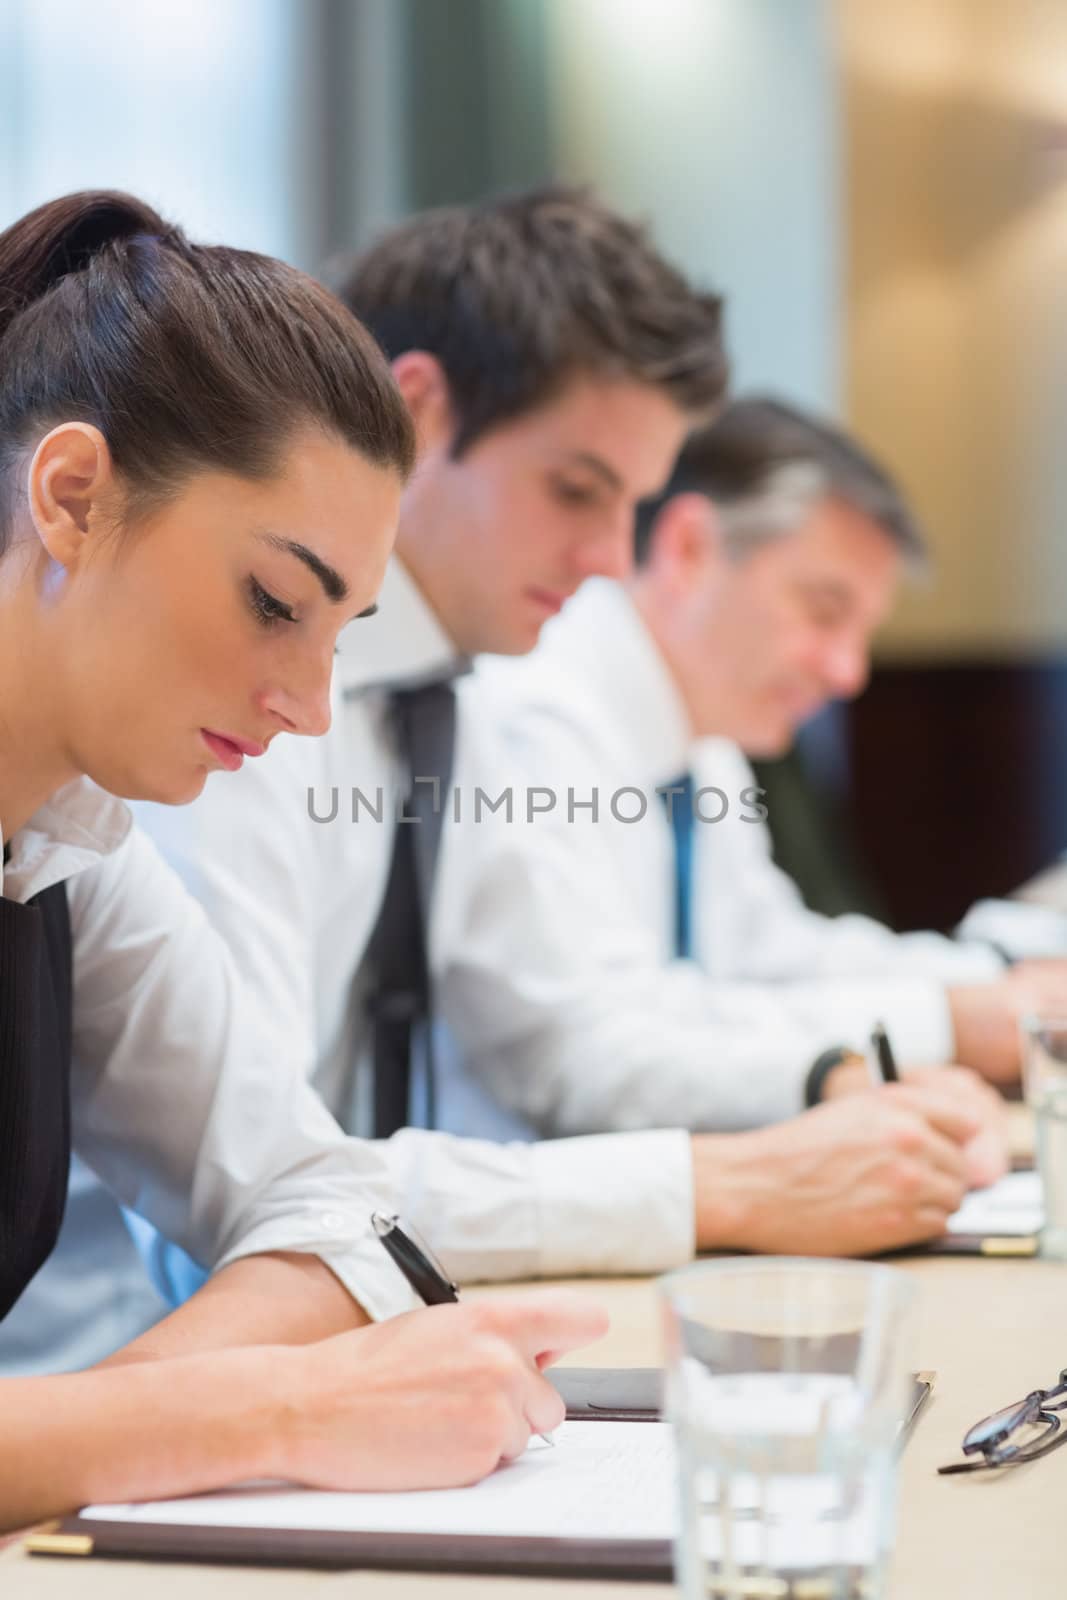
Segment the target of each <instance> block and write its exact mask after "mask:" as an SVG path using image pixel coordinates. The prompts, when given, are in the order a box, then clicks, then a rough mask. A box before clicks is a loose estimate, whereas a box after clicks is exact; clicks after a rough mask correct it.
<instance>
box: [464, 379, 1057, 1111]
mask: <svg viewBox="0 0 1067 1600" xmlns="http://www.w3.org/2000/svg"><path fill="white" fill-rule="evenodd" d="M924 561H925V552H924V546H923V540H922V536H921V534H920V532H919V530H918V527H917V525H916V523H915V521H914V519H913V517H912V515H911V513H910V512H909V510H908V508H907V506H906V505H905V503H904V501H903V499H902V497H901V495H900V493H899V492H898V490H897V489H896V488H895V486H894V485H893V483H892V482H891V480H890V478H889V477H888V475H887V474H886V473H885V471H884V470H883V469H882V468H881V467H880V466H879V465H878V464H877V462H875V461H874V460H873V459H872V458H871V457H870V456H869V455H868V454H867V453H866V451H864V450H863V449H862V448H861V447H860V446H859V445H858V444H856V443H855V442H854V441H853V440H852V439H850V438H848V437H847V436H846V435H845V434H844V433H843V432H841V431H840V430H839V429H837V428H836V427H833V426H831V425H829V424H827V423H824V422H822V421H820V420H817V419H815V418H813V417H810V416H807V415H805V414H803V413H802V412H800V411H799V410H796V409H795V408H793V407H791V406H788V405H784V404H782V403H780V402H777V401H774V400H764V399H750V400H741V401H738V402H735V403H734V404H733V405H731V406H730V407H728V409H727V410H726V412H725V413H724V414H723V415H722V416H721V417H720V419H719V420H718V421H717V422H716V423H715V424H714V425H713V426H711V427H710V428H708V429H706V430H705V431H703V432H701V433H699V434H697V435H696V436H694V437H693V438H692V439H691V441H690V442H689V444H688V445H687V446H686V448H685V450H684V451H683V453H682V455H681V458H680V459H679V461H678V463H677V466H676V469H675V471H674V474H673V476H672V478H671V481H670V483H669V485H668V486H667V488H666V490H665V491H664V492H663V493H662V495H660V496H659V497H658V498H657V499H656V500H655V502H653V503H650V504H646V506H645V507H644V510H643V514H642V516H641V518H640V521H639V527H638V564H637V568H636V571H635V572H634V574H633V575H632V576H631V577H630V578H629V579H628V580H627V581H625V582H621V583H614V582H604V581H591V582H589V583H587V584H586V585H585V586H584V588H583V589H582V590H581V592H580V593H579V594H578V595H577V596H576V597H575V598H574V599H573V600H572V601H571V602H570V603H569V604H568V606H567V607H566V609H565V611H564V613H563V614H562V615H561V616H560V617H559V618H558V619H556V620H555V621H554V622H553V623H551V624H550V625H549V627H548V628H547V629H546V630H545V632H544V634H543V635H542V642H541V644H540V646H539V648H538V649H537V650H536V651H535V652H534V654H533V655H532V656H530V657H528V658H526V659H525V660H524V661H521V662H508V663H504V662H499V663H497V662H494V663H492V664H491V665H490V666H488V667H487V668H486V669H485V670H484V671H482V672H481V673H480V674H479V678H480V681H479V682H477V683H475V684H473V685H472V686H471V688H470V690H469V693H471V694H472V695H477V696H479V697H480V698H481V700H482V702H483V707H484V710H485V712H486V714H490V715H492V716H493V717H494V718H495V719H496V720H497V721H498V722H499V724H500V727H501V729H502V730H503V731H504V733H505V734H506V737H507V738H508V740H509V741H510V745H511V749H512V751H513V753H514V755H515V757H516V758H517V761H518V763H519V764H520V765H521V768H522V770H523V771H524V772H525V775H526V778H527V780H528V782H529V784H530V785H531V786H533V787H534V788H535V789H536V791H537V792H538V793H543V794H544V795H545V796H546V797H549V796H550V797H551V801H550V800H549V799H548V798H546V799H545V801H544V802H543V804H544V808H545V811H546V814H545V815H544V816H539V817H538V818H537V819H536V823H537V825H536V826H531V827H530V828H528V829H527V830H526V833H527V835H528V837H526V838H525V839H524V841H523V849H524V850H525V851H526V852H527V856H528V858H529V860H530V861H531V863H535V864H534V865H532V866H531V868H530V870H529V873H528V877H529V879H530V880H531V882H532V885H533V887H532V889H531V890H530V893H531V894H533V895H535V896H536V900H537V915H536V916H534V915H533V914H532V909H531V915H530V919H529V925H530V926H531V927H536V928H537V929H539V939H538V945H539V948H540V949H542V950H543V949H544V948H545V946H546V944H547V945H549V946H550V947H551V948H552V949H553V951H554V967H553V977H552V978H551V980H547V979H546V977H545V973H544V971H543V970H540V969H531V967H530V964H529V962H528V961H527V962H524V961H523V960H522V959H521V958H520V954H519V952H518V951H515V950H510V949H509V948H508V947H507V946H506V944H502V943H501V941H500V940H499V937H498V928H497V926H496V921H495V919H494V917H493V916H492V915H491V909H492V904H493V901H492V896H491V894H489V893H488V892H487V894H486V897H485V905H486V907H487V915H486V917H485V920H484V924H483V926H482V927H480V926H479V924H478V921H477V919H476V920H475V923H474V925H473V926H472V929H471V931H470V937H469V940H468V946H467V957H466V960H465V963H464V966H463V969H462V971H460V972H457V973H455V974H453V975H452V977H451V979H450V983H449V990H448V995H447V999H448V1001H449V1004H448V1007H447V1009H448V1012H449V1014H450V1016H451V1017H453V1018H454V1019H456V1021H457V1024H458V1026H459V1028H460V1031H461V1032H462V1034H463V1036H464V1043H465V1046H466V1050H467V1055H468V1058H469V1059H470V1061H471V1062H472V1064H473V1065H474V1067H475V1069H476V1071H477V1073H478V1075H479V1077H481V1079H482V1080H483V1081H484V1082H485V1083H487V1084H488V1086H489V1087H490V1089H491V1091H492V1094H493V1096H494V1097H495V1099H496V1100H497V1101H500V1102H503V1104H504V1105H505V1106H507V1107H508V1109H509V1110H510V1111H511V1112H513V1113H515V1112H517V1113H519V1114H520V1115H522V1116H524V1117H526V1118H527V1119H529V1120H530V1121H531V1122H532V1123H533V1124H534V1125H535V1126H536V1127H537V1128H538V1129H539V1130H540V1131H542V1132H545V1131H549V1130H551V1131H552V1132H553V1133H556V1134H559V1133H571V1132H577V1131H579V1130H587V1129H590V1128H629V1127H640V1126H653V1125H659V1124H664V1123H670V1124H674V1123H678V1122H681V1123H684V1124H685V1125H687V1126H690V1127H716V1128H723V1127H744V1126H753V1125H756V1124H759V1123H764V1122H769V1121H773V1120H777V1119H780V1118H784V1117H786V1116H788V1115H790V1114H791V1113H793V1112H795V1111H798V1110H800V1109H801V1108H802V1106H803V1105H804V1103H805V1100H807V1102H808V1103H813V1101H814V1099H816V1098H821V1097H825V1096H830V1095H834V1096H836V1095H837V1094H838V1093H840V1092H844V1091H849V1090H855V1089H859V1088H862V1087H865V1086H866V1084H867V1083H868V1078H867V1073H866V1068H865V1066H863V1065H860V1064H859V1063H855V1064H852V1065H845V1066H842V1067H840V1068H838V1070H837V1071H836V1072H834V1073H831V1074H830V1075H828V1076H827V1075H825V1074H821V1073H820V1074H816V1075H815V1077H812V1075H811V1067H812V1063H813V1060H814V1059H815V1058H816V1057H817V1056H818V1054H819V1053H820V1052H821V1051H822V1049H823V1048H824V1047H827V1046H831V1045H842V1046H848V1047H850V1048H851V1049H853V1050H855V1051H863V1050H865V1049H866V1048H867V1046H868V1043H869V1040H870V1036H871V1032H872V1028H873V1026H874V1025H875V1023H876V1021H884V1023H885V1025H886V1027H887V1029H888V1032H889V1036H890V1038H891V1041H892V1045H893V1047H894V1048H895V1051H896V1055H897V1057H898V1058H899V1060H900V1061H901V1062H903V1063H906V1064H907V1065H908V1067H910V1068H912V1069H914V1075H915V1076H916V1077H917V1078H918V1079H919V1080H920V1081H922V1080H924V1079H926V1078H928V1077H929V1076H930V1074H932V1073H936V1074H937V1075H938V1076H937V1079H936V1081H937V1082H939V1083H941V1084H942V1085H943V1086H945V1087H949V1086H950V1085H951V1086H952V1087H953V1088H954V1089H955V1090H956V1091H957V1092H959V1093H960V1094H962V1095H965V1096H966V1097H968V1099H969V1100H971V1101H972V1102H976V1103H977V1104H978V1105H979V1106H980V1107H981V1108H982V1111H983V1116H984V1118H985V1120H986V1124H987V1128H995V1126H996V1121H997V1113H996V1110H995V1107H994V1106H993V1104H992V1100H993V1097H992V1096H991V1094H990V1092H989V1090H988V1088H987V1087H986V1086H985V1084H984V1082H983V1081H982V1080H983V1079H989V1080H992V1081H994V1082H1006V1081H1009V1080H1011V1079H1012V1078H1014V1077H1016V1076H1017V1073H1018V1065H1019V1063H1018V1043H1017V1021H1018V1016H1019V1014H1020V1011H1021V1009H1023V1008H1024V1007H1025V1006H1026V1005H1027V1004H1028V1003H1030V1004H1032V1003H1034V1001H1035V1000H1038V1001H1040V1002H1041V1003H1045V1004H1048V1003H1050V1002H1056V1003H1059V1004H1061V1005H1062V1004H1064V1003H1065V1002H1067V981H1065V976H1064V974H1065V972H1067V967H1065V966H1064V965H1063V964H1059V965H1049V966H1043V967H1042V968H1041V969H1039V970H1037V971H1033V970H1024V969H1015V971H1013V972H1012V973H1006V972H1005V970H1004V967H1003V963H1002V961H1001V960H1000V958H999V957H998V956H997V955H996V954H995V953H994V952H993V951H992V949H990V948H989V947H988V946H983V945H978V944H971V945H967V944H964V943H961V942H959V941H956V940H950V939H946V938H942V937H940V936H938V935H936V934H912V935H906V936H901V935H896V934H894V933H892V932H890V931H889V930H888V929H887V928H885V927H882V926H880V925H879V924H877V923H876V922H873V921H871V920H869V919H867V918H863V917H858V916H842V917H836V918H828V917H822V916H819V915H816V914H814V913H812V912H811V911H809V910H808V909H807V908H806V907H805V905H804V903H803V901H802V899H801V897H800V895H799V893H798V892H797V890H796V888H795V886H794V885H793V883H792V882H791V880H789V879H788V878H787V877H786V876H785V875H784V874H783V873H782V872H781V871H780V870H779V869H778V868H777V867H776V866H775V865H774V862H773V859H772V853H771V845H770V839H769V834H768V830H767V828H766V826H765V811H764V809H763V807H762V805H761V803H760V802H761V791H759V790H758V789H757V788H756V784H755V779H754V777H753V774H752V771H751V769H750V767H749V766H748V765H747V762H746V759H745V754H744V753H743V752H747V753H748V754H750V755H757V756H771V755H777V754H780V753H782V752H784V751H785V750H786V749H787V748H788V747H789V745H790V743H791V741H792V739H793V736H794V734H795V732H796V730H797V728H798V727H799V725H800V724H801V723H802V722H804V721H805V720H806V719H807V718H808V717H809V716H811V715H812V714H813V713H814V712H815V711H817V710H818V709H819V708H820V707H821V706H823V705H824V704H825V703H826V702H827V701H829V700H831V699H835V698H849V697H851V696H853V695H856V694H858V693H859V691H860V690H861V689H862V688H863V686H864V684H865V682H866V679H867V673H868V652H869V646H870V640H871V636H872V634H873V632H874V630H875V629H876V627H877V626H878V624H879V623H880V622H881V621H882V619H883V618H884V616H885V615H886V613H887V612H888V610H889V607H890V605H891V602H892V599H893V596H894V592H895V589H896V587H897V584H898V582H899V580H900V578H901V576H902V574H903V572H904V571H906V570H907V569H908V568H909V567H912V568H914V567H916V566H921V565H922V564H923V563H924ZM546 929H550V930H551V932H550V934H549V935H548V937H547V938H546V932H545V930H546ZM531 970H536V990H537V992H536V994H533V993H531V994H530V995H526V993H525V985H526V982H527V979H526V974H528V973H529V972H530V971H531ZM504 996H507V1001H506V1003H505V1002H504V998H503V997H504ZM548 1001H551V1003H550V1004H549V1003H546V1002H548ZM948 1062H962V1063H964V1064H965V1066H966V1067H969V1068H972V1069H974V1070H973V1071H959V1070H956V1069H946V1067H945V1066H944V1063H948ZM946 1071H948V1072H949V1073H950V1076H947V1077H946V1076H945V1075H944V1074H945V1073H946ZM978 1075H980V1076H978Z"/></svg>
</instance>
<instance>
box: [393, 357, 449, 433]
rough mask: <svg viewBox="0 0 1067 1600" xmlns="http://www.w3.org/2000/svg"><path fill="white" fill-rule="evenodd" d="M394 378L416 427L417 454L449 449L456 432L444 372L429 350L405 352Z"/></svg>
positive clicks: (395, 366) (398, 359)
mask: <svg viewBox="0 0 1067 1600" xmlns="http://www.w3.org/2000/svg"><path fill="white" fill-rule="evenodd" d="M392 369H393V377H394V378H395V379H396V383H397V388H398V389H399V390H400V393H401V394H402V395H403V397H404V404H405V405H406V406H407V408H408V410H409V411H410V412H411V420H412V421H413V422H414V424H415V438H416V446H417V452H418V454H419V455H420V456H421V455H422V454H423V453H424V452H426V451H430V450H433V449H435V448H441V447H444V448H445V449H450V448H451V445H452V439H453V437H454V436H455V431H456V419H455V414H454V412H453V409H452V395H451V392H450V390H449V387H448V378H447V377H446V376H445V369H444V367H443V366H442V365H441V363H440V362H439V361H438V359H437V357H436V356H432V355H430V353H429V351H428V350H405V351H404V354H403V355H402V356H397V358H396V360H395V361H394V362H393V363H392Z"/></svg>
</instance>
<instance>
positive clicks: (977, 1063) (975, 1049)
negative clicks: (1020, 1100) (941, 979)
mask: <svg viewBox="0 0 1067 1600" xmlns="http://www.w3.org/2000/svg"><path fill="white" fill-rule="evenodd" d="M948 1003H949V1010H950V1011H951V1013H952V1028H953V1032H954V1034H955V1039H956V1048H955V1051H954V1055H955V1058H956V1060H957V1061H959V1062H962V1064H963V1065H964V1066H967V1067H973V1068H974V1070H975V1071H976V1072H980V1073H981V1075H982V1077H983V1078H988V1080H989V1081H990V1083H1017V1082H1018V1080H1019V1073H1020V1070H1021V1067H1022V1060H1021V1044H1020V1035H1019V1023H1020V1020H1021V1018H1022V1017H1023V1016H1024V1015H1025V1013H1026V1012H1028V1011H1046V1012H1058V1013H1060V1014H1062V1015H1067V961H1021V962H1020V963H1019V965H1018V966H1017V967H1013V968H1012V969H1011V971H1010V972H1006V973H1005V974H1004V976H1003V977H1002V978H997V979H995V980H994V981H993V982H992V983H974V984H962V985H959V986H957V987H955V988H950V989H949V990H948Z"/></svg>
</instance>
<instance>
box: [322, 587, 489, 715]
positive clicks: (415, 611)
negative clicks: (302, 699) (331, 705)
mask: <svg viewBox="0 0 1067 1600" xmlns="http://www.w3.org/2000/svg"><path fill="white" fill-rule="evenodd" d="M468 668H469V662H468V661H467V658H466V657H465V656H461V655H460V653H459V652H458V651H457V649H456V647H455V645H454V644H453V642H452V640H451V639H450V638H449V636H448V634H447V633H446V631H445V629H444V626H443V624H442V623H441V620H440V618H439V617H438V615H437V613H436V612H435V611H434V609H433V607H432V606H431V605H430V602H429V601H428V600H427V598H426V596H425V595H424V594H423V592H422V590H421V589H420V588H419V586H418V584H417V583H416V582H415V579H414V578H413V577H412V576H411V574H410V572H408V570H407V568H406V567H405V566H404V564H403V563H402V562H401V560H400V559H399V557H397V556H394V557H393V559H392V561H391V562H390V563H389V566H388V568H387V570H386V574H385V579H384V581H383V583H382V590H381V594H380V595H379V597H378V610H377V612H376V613H375V615H374V616H373V617H366V618H364V620H363V621H362V622H360V623H359V624H358V625H356V626H354V627H353V628H352V629H351V630H350V632H349V637H348V639H346V642H345V644H344V646H343V648H342V650H341V652H340V654H339V655H338V657H337V664H336V667H335V669H334V677H335V681H336V685H337V687H338V689H339V690H340V692H341V693H342V694H358V693H360V692H362V691H363V690H365V689H371V688H390V689H395V688H413V687H416V686H417V685H419V684H422V683H432V682H436V681H439V680H441V679H444V678H452V677H455V676H456V675H457V674H458V673H461V672H465V671H467V670H468Z"/></svg>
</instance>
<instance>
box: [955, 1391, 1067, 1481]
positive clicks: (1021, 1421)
mask: <svg viewBox="0 0 1067 1600" xmlns="http://www.w3.org/2000/svg"><path fill="white" fill-rule="evenodd" d="M1065 1409H1067V1367H1064V1369H1063V1371H1062V1372H1061V1373H1060V1381H1059V1382H1058V1383H1057V1385H1056V1387H1055V1388H1054V1389H1034V1390H1033V1392H1032V1393H1030V1394H1028V1395H1027V1397H1026V1399H1025V1400H1019V1401H1017V1402H1016V1404H1015V1405H1013V1406H1005V1407H1004V1408H1003V1410H1001V1411H994V1412H993V1415H992V1416H991V1417H983V1419H982V1421H981V1422H976V1423H975V1425H974V1427H973V1428H970V1429H968V1431H967V1432H966V1433H965V1434H964V1437H963V1453H964V1455H965V1456H975V1455H980V1456H981V1460H972V1461H954V1462H953V1463H952V1464H951V1466H947V1467H938V1469H937V1470H938V1472H940V1473H942V1474H944V1475H946V1476H947V1475H948V1474H949V1473H954V1472H984V1471H986V1470H987V1469H988V1468H993V1467H1010V1466H1020V1465H1022V1463H1023V1462H1024V1461H1036V1460H1037V1458H1038V1457H1039V1456H1047V1455H1048V1453H1049V1451H1050V1450H1056V1449H1058V1447H1059V1446H1060V1445H1061V1444H1067V1430H1061V1427H1060V1418H1059V1416H1058V1415H1057V1413H1058V1412H1060V1411H1063V1410H1065ZM1035 1430H1036V1431H1035Z"/></svg>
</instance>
